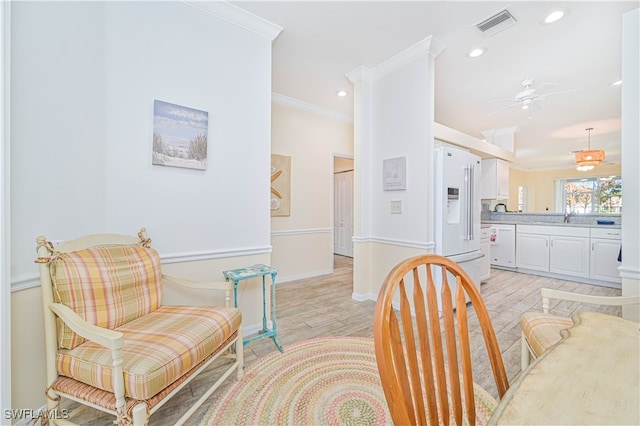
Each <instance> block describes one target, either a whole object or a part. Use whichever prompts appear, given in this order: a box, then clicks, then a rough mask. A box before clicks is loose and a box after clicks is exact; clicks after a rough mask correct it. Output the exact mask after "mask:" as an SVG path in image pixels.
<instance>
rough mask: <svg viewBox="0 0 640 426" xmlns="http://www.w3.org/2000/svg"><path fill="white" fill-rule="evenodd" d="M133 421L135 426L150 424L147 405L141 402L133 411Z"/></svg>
mask: <svg viewBox="0 0 640 426" xmlns="http://www.w3.org/2000/svg"><path fill="white" fill-rule="evenodd" d="M131 421H132V423H133V425H134V426H146V425H147V424H148V423H149V411H148V410H147V404H145V403H144V402H141V403H140V404H137V405H136V406H135V407H133V409H132V410H131Z"/></svg>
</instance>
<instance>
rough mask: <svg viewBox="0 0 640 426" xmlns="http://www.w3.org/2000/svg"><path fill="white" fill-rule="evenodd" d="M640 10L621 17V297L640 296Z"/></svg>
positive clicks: (628, 314) (629, 311)
mask: <svg viewBox="0 0 640 426" xmlns="http://www.w3.org/2000/svg"><path fill="white" fill-rule="evenodd" d="M639 18H640V10H639V9H635V10H632V11H631V12H627V13H625V14H624V15H623V17H622V184H623V185H624V207H623V213H622V265H621V266H620V268H619V270H620V276H621V277H622V295H623V296H630V295H635V294H639V293H640V173H639V169H638V164H640V149H639V148H638V145H639V144H638V141H640V123H639V122H638V117H639V116H640V107H639V106H638V103H639V99H640V81H639V79H638V76H639V75H640V66H639V63H640V59H639V58H638V49H639V46H638V44H639V42H638V39H639V38H640V37H639V35H640V24H639V20H640V19H639ZM622 316H623V317H624V318H628V319H635V320H636V321H637V320H638V319H639V318H640V309H639V308H638V307H636V306H634V307H624V308H623V311H622Z"/></svg>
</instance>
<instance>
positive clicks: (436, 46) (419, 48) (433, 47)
mask: <svg viewBox="0 0 640 426" xmlns="http://www.w3.org/2000/svg"><path fill="white" fill-rule="evenodd" d="M444 49H445V45H444V44H443V43H442V42H441V41H440V40H438V39H437V38H435V37H434V36H429V37H427V38H425V39H424V40H420V41H419V42H417V43H416V44H414V45H413V46H410V47H408V48H406V49H405V50H403V51H402V52H400V53H398V54H397V55H395V56H393V57H391V58H389V59H387V60H386V61H384V62H382V63H381V64H378V65H376V66H375V67H374V68H367V67H365V66H360V67H358V68H356V69H355V70H353V71H351V72H349V73H348V74H347V75H346V76H347V78H348V79H349V80H351V81H352V82H353V83H357V82H358V81H365V82H373V81H375V80H378V79H380V78H382V77H384V76H385V75H387V74H389V73H390V72H393V71H395V70H397V69H398V68H401V67H403V66H405V65H407V64H410V63H411V62H413V61H415V60H416V59H418V58H421V57H423V56H425V55H428V56H431V57H432V58H435V57H437V56H438V55H439V54H440V53H442V51H443V50H444Z"/></svg>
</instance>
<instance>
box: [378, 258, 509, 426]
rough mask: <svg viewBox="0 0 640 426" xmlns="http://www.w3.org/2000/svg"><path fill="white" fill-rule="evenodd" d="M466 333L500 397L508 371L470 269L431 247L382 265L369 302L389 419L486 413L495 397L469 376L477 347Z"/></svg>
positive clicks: (432, 420) (455, 419)
mask: <svg viewBox="0 0 640 426" xmlns="http://www.w3.org/2000/svg"><path fill="white" fill-rule="evenodd" d="M467 300H468V301H469V302H470V303H471V306H467ZM476 317H477V321H476V320H475V319H476ZM470 320H471V321H470ZM470 333H477V334H480V333H481V334H482V336H483V338H484V339H483V344H482V345H481V346H484V347H485V348H486V351H483V353H486V355H487V356H488V358H489V362H490V364H491V369H492V371H493V378H494V380H495V384H496V388H497V393H498V396H499V397H500V398H502V396H503V395H504V394H505V392H506V391H507V389H508V388H509V382H508V379H507V374H506V372H505V368H504V363H503V361H502V356H501V354H500V348H499V346H498V341H497V339H496V335H495V332H494V329H493V325H492V324H491V319H490V317H489V314H488V312H487V308H486V306H485V304H484V302H483V300H482V297H481V295H480V292H479V290H478V289H477V288H476V286H475V285H474V283H473V282H472V280H471V278H470V277H469V275H467V273H466V272H465V271H464V270H463V269H462V268H461V267H460V266H459V265H458V264H457V263H455V262H453V261H451V260H450V259H447V258H445V257H442V256H439V255H434V254H425V255H420V256H416V257H412V258H409V259H406V260H404V261H402V262H400V263H399V264H397V265H396V266H395V267H394V268H393V269H392V270H391V271H390V272H389V274H388V275H387V277H386V278H385V280H384V283H383V285H382V288H381V289H380V293H379V295H378V301H377V304H376V311H375V319H374V341H375V351H376V360H377V363H378V370H379V372H380V379H381V381H382V387H383V389H384V394H385V398H386V400H387V405H388V406H389V410H390V413H391V417H392V419H393V422H394V423H395V424H398V425H409V424H413V425H416V424H417V425H426V424H429V425H435V424H443V423H444V424H449V423H450V422H451V423H456V424H462V423H463V421H464V422H465V423H469V424H472V425H473V424H475V423H476V421H477V422H478V423H485V422H486V420H488V418H489V417H490V415H491V413H492V411H493V409H495V407H496V406H497V401H496V400H495V398H493V397H492V396H491V395H490V394H489V393H488V392H487V391H486V390H484V389H482V388H481V387H480V386H478V385H477V384H476V383H475V382H474V379H473V371H472V358H471V355H472V352H473V353H474V354H475V353H477V352H478V348H475V347H474V348H472V347H471V343H470Z"/></svg>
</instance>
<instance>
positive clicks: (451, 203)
mask: <svg viewBox="0 0 640 426" xmlns="http://www.w3.org/2000/svg"><path fill="white" fill-rule="evenodd" d="M447 223H460V188H447Z"/></svg>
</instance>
